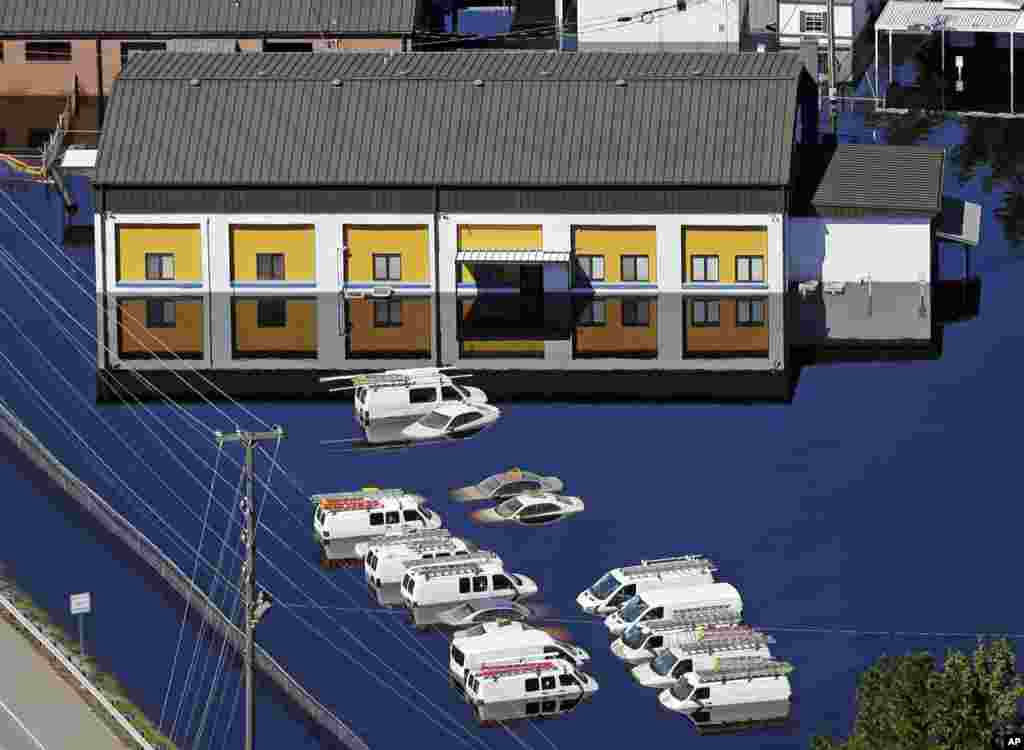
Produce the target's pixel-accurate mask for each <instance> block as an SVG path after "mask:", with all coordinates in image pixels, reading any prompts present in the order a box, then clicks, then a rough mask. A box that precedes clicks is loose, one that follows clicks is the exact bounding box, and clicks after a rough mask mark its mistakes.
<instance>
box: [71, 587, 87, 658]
mask: <svg viewBox="0 0 1024 750" xmlns="http://www.w3.org/2000/svg"><path fill="white" fill-rule="evenodd" d="M90 612H92V594H90V593H88V592H86V593H84V594H72V595H71V614H73V615H77V616H78V645H79V648H80V649H81V651H82V658H83V659H84V658H85V615H87V614H89V613H90Z"/></svg>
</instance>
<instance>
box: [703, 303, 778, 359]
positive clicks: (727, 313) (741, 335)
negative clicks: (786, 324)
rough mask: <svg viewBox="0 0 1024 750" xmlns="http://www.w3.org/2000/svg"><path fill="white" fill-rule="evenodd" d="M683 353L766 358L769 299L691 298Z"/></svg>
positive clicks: (767, 352) (767, 351)
mask: <svg viewBox="0 0 1024 750" xmlns="http://www.w3.org/2000/svg"><path fill="white" fill-rule="evenodd" d="M685 304H686V306H685V309H684V316H685V325H684V328H683V335H684V344H683V348H684V354H685V355H687V356H700V357H709V356H721V357H737V356H746V357H767V356H768V354H769V322H770V321H769V309H770V305H769V300H768V299H767V298H765V297H688V298H687V299H686V301H685Z"/></svg>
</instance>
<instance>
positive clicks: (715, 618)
mask: <svg viewBox="0 0 1024 750" xmlns="http://www.w3.org/2000/svg"><path fill="white" fill-rule="evenodd" d="M740 619H741V618H740V615H739V613H738V612H737V611H736V610H735V609H733V608H732V607H731V606H729V605H728V604H716V605H715V606H712V607H694V608H693V609H684V610H682V611H680V612H677V613H676V614H675V615H673V617H672V619H670V620H665V621H664V622H661V623H657V624H652V625H651V626H649V627H650V629H651V630H653V631H656V632H662V631H665V630H675V629H676V628H679V627H681V626H689V627H697V626H698V625H735V624H737V623H739V621H740Z"/></svg>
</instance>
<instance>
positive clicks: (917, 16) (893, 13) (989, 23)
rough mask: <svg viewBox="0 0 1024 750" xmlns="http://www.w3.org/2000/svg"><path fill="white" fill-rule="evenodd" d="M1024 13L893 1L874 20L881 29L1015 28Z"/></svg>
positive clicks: (993, 29) (963, 29)
mask: <svg viewBox="0 0 1024 750" xmlns="http://www.w3.org/2000/svg"><path fill="white" fill-rule="evenodd" d="M1022 15H1024V14H1021V12H1020V11H1017V10H1005V9H978V10H964V9H957V8H950V7H948V6H944V4H943V3H940V2H904V1H903V0H890V2H888V3H886V4H885V7H884V8H883V9H882V12H881V13H880V14H879V16H878V20H877V21H875V28H876V29H877V30H879V31H933V32H934V31H939V30H940V29H945V30H946V31H976V32H989V33H996V32H1008V31H1015V30H1016V29H1017V28H1018V26H1017V24H1018V22H1019V20H1020V19H1021V17H1022Z"/></svg>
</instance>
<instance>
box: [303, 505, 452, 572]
mask: <svg viewBox="0 0 1024 750" xmlns="http://www.w3.org/2000/svg"><path fill="white" fill-rule="evenodd" d="M311 499H312V503H313V539H314V540H315V541H316V542H317V544H319V545H320V548H321V559H322V560H324V561H325V562H328V563H331V562H336V561H337V562H341V561H357V560H358V556H357V555H356V551H355V547H356V545H357V544H358V543H360V542H364V541H366V540H368V539H371V538H373V537H378V536H381V535H382V534H386V533H402V532H409V531H417V530H433V529H439V528H441V526H442V525H443V523H442V521H441V516H439V515H438V514H437V513H435V512H434V511H432V510H430V509H429V508H426V507H424V503H425V502H426V499H425V498H424V497H423V496H422V495H416V494H413V493H411V492H406V491H405V490H401V489H389V490H381V489H377V488H373V487H366V488H363V489H362V490H360V491H359V492H331V493H326V494H318V495H313V496H312V498H311Z"/></svg>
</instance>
